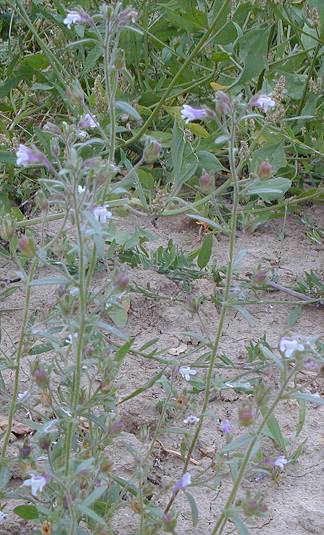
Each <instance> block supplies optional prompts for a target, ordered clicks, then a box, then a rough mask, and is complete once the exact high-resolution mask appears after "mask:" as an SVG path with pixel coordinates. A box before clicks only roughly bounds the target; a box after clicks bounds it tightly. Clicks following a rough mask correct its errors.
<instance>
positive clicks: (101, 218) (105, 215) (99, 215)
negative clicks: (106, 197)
mask: <svg viewBox="0 0 324 535" xmlns="http://www.w3.org/2000/svg"><path fill="white" fill-rule="evenodd" d="M93 216H94V218H95V219H96V220H97V221H98V222H99V223H107V221H108V220H109V219H110V218H111V216H112V213H111V212H109V210H107V208H106V206H96V207H95V208H94V209H93Z"/></svg>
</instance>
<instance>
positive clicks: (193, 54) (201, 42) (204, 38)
mask: <svg viewBox="0 0 324 535" xmlns="http://www.w3.org/2000/svg"><path fill="white" fill-rule="evenodd" d="M229 3H230V0H225V1H224V2H223V5H222V7H221V8H220V10H219V11H218V13H217V15H216V17H215V18H214V20H213V22H212V24H211V26H210V27H209V28H208V30H207V31H206V33H205V34H204V35H203V36H202V37H201V39H200V40H199V41H198V43H197V44H196V46H195V47H194V48H193V50H192V52H191V53H190V54H189V56H188V57H187V59H186V61H184V63H183V64H182V66H181V67H180V69H179V70H178V72H177V73H176V75H175V76H174V77H173V79H172V80H171V82H170V84H169V85H168V87H167V89H166V91H165V93H164V95H163V96H162V97H161V98H160V100H159V102H158V103H157V105H156V107H155V108H154V110H153V111H152V113H151V115H150V116H149V117H148V119H147V120H146V121H145V123H144V124H143V126H142V128H140V129H139V131H138V132H137V133H136V134H135V135H134V136H133V137H131V138H130V139H128V140H127V141H126V142H125V145H126V146H128V145H131V144H132V143H134V142H135V141H138V140H139V139H141V137H142V136H143V135H144V134H145V132H146V130H147V129H148V127H149V126H150V124H151V123H152V121H153V119H155V117H156V116H157V114H158V113H159V111H160V109H161V108H162V106H163V104H164V102H165V101H166V99H167V98H168V96H169V95H170V93H171V91H172V89H173V88H174V86H175V84H176V83H177V81H178V80H179V78H180V76H181V75H182V73H183V71H184V70H185V69H186V68H187V67H188V65H189V64H190V63H191V62H192V60H193V59H194V58H195V57H196V56H197V54H198V53H199V52H200V51H201V50H202V48H203V47H204V45H205V44H206V42H207V41H208V39H209V37H210V35H211V34H212V33H213V32H214V30H215V28H216V26H217V24H218V22H219V20H220V18H221V17H222V16H223V14H224V11H225V9H226V8H227V6H228V4H229ZM216 35H217V33H216ZM216 35H215V36H214V37H216Z"/></svg>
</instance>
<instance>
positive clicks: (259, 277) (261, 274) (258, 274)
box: [254, 269, 267, 284]
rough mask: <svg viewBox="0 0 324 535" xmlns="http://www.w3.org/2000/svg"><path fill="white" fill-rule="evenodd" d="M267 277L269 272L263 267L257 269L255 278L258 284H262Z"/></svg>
mask: <svg viewBox="0 0 324 535" xmlns="http://www.w3.org/2000/svg"><path fill="white" fill-rule="evenodd" d="M266 278H267V272H266V271H263V270H262V269H260V270H259V271H257V272H256V274H255V276H254V280H255V282H256V284H262V283H263V282H264V281H265V280H266Z"/></svg>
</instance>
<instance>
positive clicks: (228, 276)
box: [165, 113, 239, 513]
mask: <svg viewBox="0 0 324 535" xmlns="http://www.w3.org/2000/svg"><path fill="white" fill-rule="evenodd" d="M235 131H236V120H235V116H234V113H233V116H232V120H231V130H230V142H229V162H230V171H231V176H232V181H233V207H232V220H231V233H230V243H229V252H228V257H229V259H228V266H227V273H226V282H225V290H224V299H223V302H222V307H221V311H220V316H219V321H218V326H217V331H216V335H215V341H214V343H213V346H212V351H211V355H210V362H209V366H208V370H207V375H206V384H205V396H204V402H203V407H202V410H201V415H200V418H199V422H198V425H197V427H196V430H195V433H194V436H193V439H192V441H191V444H190V446H189V449H188V452H187V456H186V461H185V464H184V467H183V473H185V472H186V471H187V469H188V466H189V463H190V458H191V456H192V453H193V450H194V448H195V446H196V443H197V440H198V437H199V435H200V432H201V428H202V425H203V421H204V418H205V414H206V411H207V407H208V403H209V399H210V395H211V384H212V378H213V371H214V367H215V361H216V357H217V353H218V348H219V344H220V341H221V338H222V335H223V328H224V321H225V317H226V313H227V310H228V308H229V307H230V304H229V294H230V289H231V284H232V276H233V267H234V255H235V243H236V225H237V213H238V203H239V187H238V176H237V169H236V163H235ZM178 492H179V491H176V492H174V493H173V495H172V496H171V498H170V500H169V502H168V504H167V506H166V509H165V513H167V512H168V511H169V510H170V508H171V506H172V504H173V502H174V500H175V498H176V496H177V494H178Z"/></svg>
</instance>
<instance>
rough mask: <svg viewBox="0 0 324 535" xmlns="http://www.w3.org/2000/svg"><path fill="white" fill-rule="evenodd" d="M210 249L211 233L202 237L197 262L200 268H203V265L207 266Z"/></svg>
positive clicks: (211, 242) (211, 243)
mask: <svg viewBox="0 0 324 535" xmlns="http://www.w3.org/2000/svg"><path fill="white" fill-rule="evenodd" d="M212 249H213V235H212V234H208V236H206V238H205V239H204V241H203V244H202V246H201V248H200V251H199V254H198V259H197V264H198V266H199V267H200V269H203V268H204V267H206V266H207V264H208V262H209V260H210V257H211V254H212Z"/></svg>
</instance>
